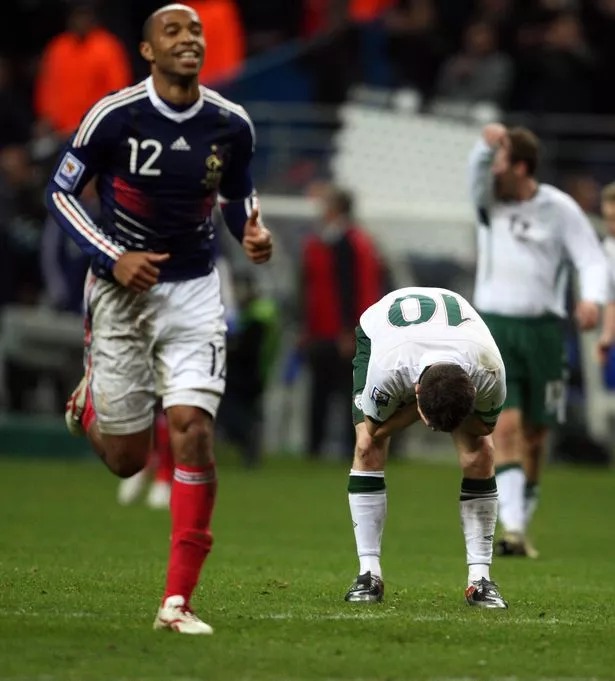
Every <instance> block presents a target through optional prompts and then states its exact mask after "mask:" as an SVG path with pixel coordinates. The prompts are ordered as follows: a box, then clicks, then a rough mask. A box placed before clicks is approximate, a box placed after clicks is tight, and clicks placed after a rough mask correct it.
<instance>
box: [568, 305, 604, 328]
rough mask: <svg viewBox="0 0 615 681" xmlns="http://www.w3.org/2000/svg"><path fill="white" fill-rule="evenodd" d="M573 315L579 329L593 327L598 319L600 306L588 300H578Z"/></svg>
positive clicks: (596, 324)
mask: <svg viewBox="0 0 615 681" xmlns="http://www.w3.org/2000/svg"><path fill="white" fill-rule="evenodd" d="M574 317H575V319H576V320H577V326H578V327H579V329H581V331H589V330H590V329H595V328H596V327H597V326H598V322H599V321H600V306H599V305H598V303H594V302H592V301H590V300H580V301H579V302H578V303H577V306H576V308H575V310H574Z"/></svg>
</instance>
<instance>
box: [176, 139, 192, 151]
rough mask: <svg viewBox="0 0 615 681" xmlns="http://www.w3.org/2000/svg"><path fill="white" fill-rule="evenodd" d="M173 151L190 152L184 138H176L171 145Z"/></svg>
mask: <svg viewBox="0 0 615 681" xmlns="http://www.w3.org/2000/svg"><path fill="white" fill-rule="evenodd" d="M171 149H172V150H173V151H190V145H189V144H188V142H186V139H185V138H184V137H178V138H177V139H176V140H175V142H173V144H172V145H171Z"/></svg>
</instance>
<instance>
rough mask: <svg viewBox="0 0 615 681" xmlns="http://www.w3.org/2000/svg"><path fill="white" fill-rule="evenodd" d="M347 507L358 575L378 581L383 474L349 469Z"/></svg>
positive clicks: (383, 513) (384, 509) (384, 500)
mask: <svg viewBox="0 0 615 681" xmlns="http://www.w3.org/2000/svg"><path fill="white" fill-rule="evenodd" d="M348 503H349V505H350V515H351V517H352V524H353V527H354V536H355V541H356V544H357V554H358V556H359V574H365V573H366V572H371V573H372V575H376V576H378V577H382V568H381V566H380V553H381V545H382V532H383V530H384V521H385V518H386V512H387V496H386V484H385V481H384V471H358V470H354V469H352V470H351V471H350V477H349V479H348Z"/></svg>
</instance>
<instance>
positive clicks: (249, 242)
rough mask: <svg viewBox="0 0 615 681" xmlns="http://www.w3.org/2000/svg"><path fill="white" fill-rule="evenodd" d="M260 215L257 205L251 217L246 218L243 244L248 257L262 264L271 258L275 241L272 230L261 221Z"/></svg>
mask: <svg viewBox="0 0 615 681" xmlns="http://www.w3.org/2000/svg"><path fill="white" fill-rule="evenodd" d="M258 216H259V209H258V205H256V206H255V207H254V208H253V209H252V213H251V214H250V217H249V218H248V219H247V220H246V225H245V227H244V230H243V239H242V241H241V245H242V246H243V250H244V251H245V252H246V255H247V256H248V258H250V260H251V261H252V262H253V263H256V264H257V265H260V264H261V263H264V262H267V261H268V260H269V258H271V253H272V252H273V241H272V239H271V232H270V231H269V230H268V229H267V228H266V227H265V226H264V225H262V224H261V223H260V221H259V219H258Z"/></svg>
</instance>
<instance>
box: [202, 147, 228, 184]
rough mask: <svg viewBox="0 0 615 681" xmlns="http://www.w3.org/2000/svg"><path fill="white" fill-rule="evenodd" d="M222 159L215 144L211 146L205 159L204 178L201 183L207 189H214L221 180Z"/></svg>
mask: <svg viewBox="0 0 615 681" xmlns="http://www.w3.org/2000/svg"><path fill="white" fill-rule="evenodd" d="M223 168H224V159H223V157H222V150H221V149H220V147H219V146H218V145H217V144H212V145H211V154H210V155H209V156H208V157H207V158H206V159H205V178H204V179H202V180H201V182H202V183H203V184H204V185H205V187H206V188H207V189H216V188H217V187H218V185H219V184H220V180H221V179H222V171H223Z"/></svg>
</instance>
